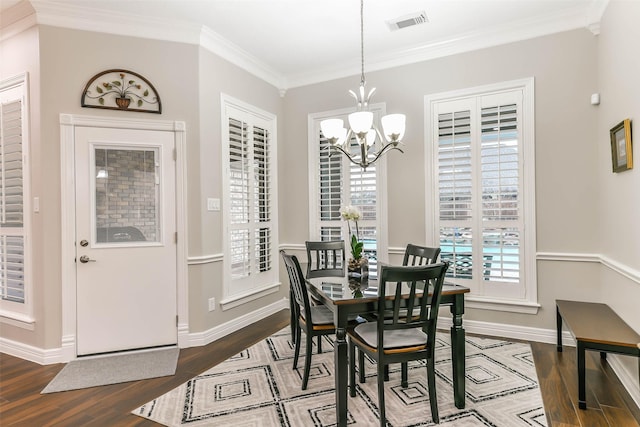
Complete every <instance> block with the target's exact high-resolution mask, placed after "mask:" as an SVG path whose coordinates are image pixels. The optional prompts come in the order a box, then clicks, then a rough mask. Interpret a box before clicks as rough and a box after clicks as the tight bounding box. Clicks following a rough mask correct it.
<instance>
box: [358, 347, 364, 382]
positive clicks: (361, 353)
mask: <svg viewBox="0 0 640 427" xmlns="http://www.w3.org/2000/svg"><path fill="white" fill-rule="evenodd" d="M358 364H359V365H360V369H358V379H359V380H360V383H361V384H364V382H365V378H364V351H362V350H360V349H358Z"/></svg>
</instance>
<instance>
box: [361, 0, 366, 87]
mask: <svg viewBox="0 0 640 427" xmlns="http://www.w3.org/2000/svg"><path fill="white" fill-rule="evenodd" d="M360 67H361V74H360V83H361V84H364V83H365V81H364V0H360Z"/></svg>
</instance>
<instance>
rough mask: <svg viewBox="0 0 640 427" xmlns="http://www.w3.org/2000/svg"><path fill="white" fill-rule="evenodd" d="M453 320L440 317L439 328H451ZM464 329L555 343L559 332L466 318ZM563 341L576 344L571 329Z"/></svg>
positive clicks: (471, 331)
mask: <svg viewBox="0 0 640 427" xmlns="http://www.w3.org/2000/svg"><path fill="white" fill-rule="evenodd" d="M452 324H453V321H452V319H451V316H447V315H445V316H441V317H438V329H440V328H442V329H449V328H450V327H451V325H452ZM462 326H463V327H464V330H465V331H466V332H468V333H471V334H478V335H489V336H494V337H499V338H511V339H517V340H525V341H535V342H542V343H546V344H555V343H556V340H557V333H556V330H555V329H542V328H532V327H529V326H519V325H510V324H506V323H490V322H481V321H479V320H464V321H463V323H462ZM562 343H563V345H568V346H571V347H575V346H576V341H575V340H574V339H573V336H572V335H571V333H570V332H569V331H563V332H562Z"/></svg>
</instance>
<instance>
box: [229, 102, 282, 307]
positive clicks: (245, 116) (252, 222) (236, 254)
mask: <svg viewBox="0 0 640 427" xmlns="http://www.w3.org/2000/svg"><path fill="white" fill-rule="evenodd" d="M236 103H237V104H236ZM252 108H253V107H251V106H249V105H247V104H244V103H240V102H239V101H235V100H231V99H230V98H229V99H228V100H226V98H223V109H224V112H225V118H224V122H223V123H224V128H223V135H224V139H225V140H226V141H225V145H226V146H225V147H224V149H223V154H224V159H225V163H226V167H225V190H224V192H225V201H226V212H225V221H224V223H225V233H226V250H225V253H226V255H227V256H228V263H227V264H226V265H225V272H226V281H225V297H227V298H225V299H223V301H222V302H221V304H222V305H223V309H224V307H225V304H231V306H234V305H233V304H235V301H236V299H234V298H233V297H234V296H239V295H241V296H248V295H251V294H252V293H254V292H259V290H261V289H264V288H265V287H268V286H272V285H274V284H275V283H276V280H277V273H278V272H277V269H275V268H274V262H275V263H276V264H275V265H277V249H278V243H277V231H276V230H275V228H274V227H276V224H277V213H276V209H277V200H275V194H276V192H275V185H276V179H275V172H276V168H275V166H274V162H275V153H276V151H275V150H276V147H275V140H274V129H275V117H273V118H272V117H271V116H270V115H269V114H268V113H265V112H260V111H259V110H257V109H256V110H255V112H254V111H253V110H252ZM274 260H275V261H274ZM241 300H242V298H241Z"/></svg>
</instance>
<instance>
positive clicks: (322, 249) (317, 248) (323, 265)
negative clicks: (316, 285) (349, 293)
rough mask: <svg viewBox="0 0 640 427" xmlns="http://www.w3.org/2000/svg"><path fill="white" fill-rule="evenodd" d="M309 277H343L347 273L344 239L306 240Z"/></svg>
mask: <svg viewBox="0 0 640 427" xmlns="http://www.w3.org/2000/svg"><path fill="white" fill-rule="evenodd" d="M304 243H305V246H306V248H307V278H309V279H311V278H314V277H342V276H344V273H345V265H346V263H345V243H344V240H327V241H322V242H313V241H306V242H304Z"/></svg>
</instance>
